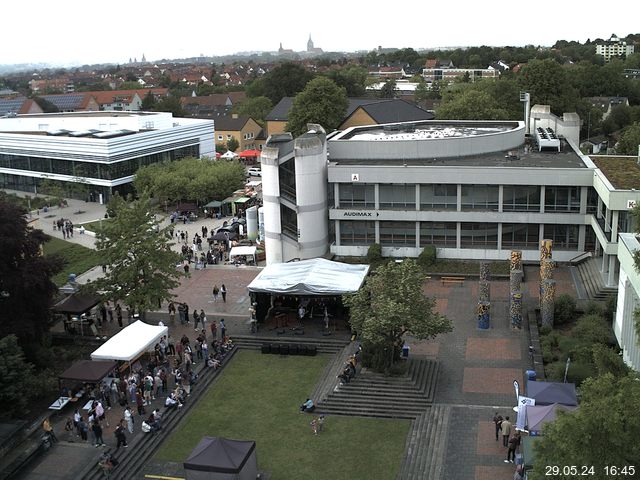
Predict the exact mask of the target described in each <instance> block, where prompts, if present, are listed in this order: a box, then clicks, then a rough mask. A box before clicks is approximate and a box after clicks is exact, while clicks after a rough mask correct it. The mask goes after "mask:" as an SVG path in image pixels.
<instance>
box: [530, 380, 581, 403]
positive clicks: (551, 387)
mask: <svg viewBox="0 0 640 480" xmlns="http://www.w3.org/2000/svg"><path fill="white" fill-rule="evenodd" d="M527 397H530V398H534V399H535V400H536V405H551V404H553V403H559V404H561V405H569V406H574V405H578V397H577V395H576V386H575V384H573V383H558V382H535V381H531V380H529V381H527Z"/></svg>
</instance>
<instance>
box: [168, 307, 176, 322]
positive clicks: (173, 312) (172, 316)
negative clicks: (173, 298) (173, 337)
mask: <svg viewBox="0 0 640 480" xmlns="http://www.w3.org/2000/svg"><path fill="white" fill-rule="evenodd" d="M167 309H168V310H169V322H171V324H172V325H173V322H174V321H175V319H176V306H175V305H174V303H173V302H169V306H168V307H167Z"/></svg>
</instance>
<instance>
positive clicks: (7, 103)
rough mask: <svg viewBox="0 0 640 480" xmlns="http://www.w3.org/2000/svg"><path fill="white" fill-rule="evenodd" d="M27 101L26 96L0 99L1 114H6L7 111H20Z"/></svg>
mask: <svg viewBox="0 0 640 480" xmlns="http://www.w3.org/2000/svg"><path fill="white" fill-rule="evenodd" d="M26 101H27V98H26V97H16V98H11V99H6V100H4V99H0V115H6V114H7V113H20V109H21V108H22V105H24V102H26Z"/></svg>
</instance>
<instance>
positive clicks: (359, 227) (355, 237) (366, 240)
mask: <svg viewBox="0 0 640 480" xmlns="http://www.w3.org/2000/svg"><path fill="white" fill-rule="evenodd" d="M332 223H333V222H332ZM374 243H376V222H370V221H361V222H359V221H356V220H351V221H349V220H341V221H340V245H372V244H374Z"/></svg>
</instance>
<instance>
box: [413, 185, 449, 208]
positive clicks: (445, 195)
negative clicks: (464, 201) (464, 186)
mask: <svg viewBox="0 0 640 480" xmlns="http://www.w3.org/2000/svg"><path fill="white" fill-rule="evenodd" d="M457 208H458V185H434V184H427V185H420V210H457Z"/></svg>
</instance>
